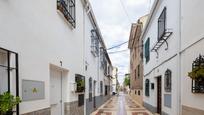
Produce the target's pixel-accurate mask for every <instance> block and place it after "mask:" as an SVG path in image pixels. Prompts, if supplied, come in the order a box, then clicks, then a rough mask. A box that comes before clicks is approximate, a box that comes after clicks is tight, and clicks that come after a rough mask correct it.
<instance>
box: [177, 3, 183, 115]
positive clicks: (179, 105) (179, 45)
mask: <svg viewBox="0 0 204 115" xmlns="http://www.w3.org/2000/svg"><path fill="white" fill-rule="evenodd" d="M181 17H182V16H181V0H179V24H178V25H179V42H178V64H179V65H178V87H179V88H178V115H181V114H182V111H181V109H182V105H181V95H182V92H181V91H182V90H181V87H182V85H181V81H182V77H181V52H180V51H181V37H182V35H181V19H182V18H181Z"/></svg>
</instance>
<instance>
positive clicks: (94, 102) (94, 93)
mask: <svg viewBox="0 0 204 115" xmlns="http://www.w3.org/2000/svg"><path fill="white" fill-rule="evenodd" d="M93 86H94V87H93V108H94V109H95V108H96V80H94V84H93Z"/></svg>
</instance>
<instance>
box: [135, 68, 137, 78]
mask: <svg viewBox="0 0 204 115" xmlns="http://www.w3.org/2000/svg"><path fill="white" fill-rule="evenodd" d="M135 80H137V69H135Z"/></svg>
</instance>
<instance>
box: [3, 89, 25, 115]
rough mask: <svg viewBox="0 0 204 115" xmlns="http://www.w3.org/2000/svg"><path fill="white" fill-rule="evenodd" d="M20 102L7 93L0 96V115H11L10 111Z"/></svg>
mask: <svg viewBox="0 0 204 115" xmlns="http://www.w3.org/2000/svg"><path fill="white" fill-rule="evenodd" d="M20 102H21V100H20V98H19V97H15V96H13V95H12V94H11V93H9V92H5V93H3V94H2V95H0V115H13V111H12V109H13V108H14V107H15V106H16V105H17V104H19V103H20Z"/></svg>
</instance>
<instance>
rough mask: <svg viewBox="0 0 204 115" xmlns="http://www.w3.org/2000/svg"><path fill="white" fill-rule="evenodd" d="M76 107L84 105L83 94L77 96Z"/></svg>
mask: <svg viewBox="0 0 204 115" xmlns="http://www.w3.org/2000/svg"><path fill="white" fill-rule="evenodd" d="M78 100H79V101H78V106H79V107H80V106H82V105H84V94H79V96H78Z"/></svg>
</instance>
